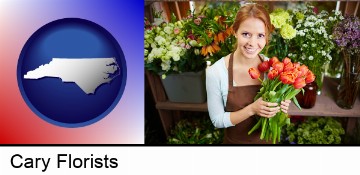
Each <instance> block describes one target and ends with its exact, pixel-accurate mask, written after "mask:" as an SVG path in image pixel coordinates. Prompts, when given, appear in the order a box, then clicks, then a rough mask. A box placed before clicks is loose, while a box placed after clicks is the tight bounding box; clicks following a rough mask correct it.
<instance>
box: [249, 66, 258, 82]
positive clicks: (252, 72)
mask: <svg viewBox="0 0 360 175" xmlns="http://www.w3.org/2000/svg"><path fill="white" fill-rule="evenodd" d="M248 72H249V74H250V77H251V78H252V79H258V78H259V77H260V72H259V71H258V70H257V69H255V68H253V67H252V68H250V69H249V71H248Z"/></svg>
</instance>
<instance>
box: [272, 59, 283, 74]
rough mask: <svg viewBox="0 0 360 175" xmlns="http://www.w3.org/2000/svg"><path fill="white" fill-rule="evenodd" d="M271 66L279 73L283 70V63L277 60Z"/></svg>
mask: <svg viewBox="0 0 360 175" xmlns="http://www.w3.org/2000/svg"><path fill="white" fill-rule="evenodd" d="M272 67H273V69H275V70H277V71H278V72H279V73H281V72H283V70H284V63H282V62H280V61H278V62H275V63H273V65H272Z"/></svg>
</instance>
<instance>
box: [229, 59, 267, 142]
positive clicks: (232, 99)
mask: <svg viewBox="0 0 360 175" xmlns="http://www.w3.org/2000/svg"><path fill="white" fill-rule="evenodd" d="M228 74H229V75H228V77H229V91H228V96H227V102H226V107H225V111H226V112H234V111H238V110H240V109H242V108H244V107H246V106H247V105H249V104H251V103H252V102H254V97H255V96H256V94H257V92H258V91H259V90H260V88H261V86H260V85H249V86H238V87H237V86H235V87H234V86H233V53H232V54H231V55H230V60H229V68H228ZM256 122H257V119H256V118H255V116H251V117H249V118H247V119H246V120H244V121H242V122H240V123H238V124H237V125H235V126H233V127H228V128H225V134H224V144H265V143H266V141H265V140H260V133H261V132H260V128H259V129H258V130H256V131H254V132H253V133H251V135H248V132H249V131H250V129H251V128H252V127H253V126H254V125H255V124H256Z"/></svg>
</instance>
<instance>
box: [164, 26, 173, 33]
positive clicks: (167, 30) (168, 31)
mask: <svg viewBox="0 0 360 175" xmlns="http://www.w3.org/2000/svg"><path fill="white" fill-rule="evenodd" d="M164 32H165V33H166V34H168V35H170V34H172V33H173V29H172V28H171V27H169V26H166V27H164Z"/></svg>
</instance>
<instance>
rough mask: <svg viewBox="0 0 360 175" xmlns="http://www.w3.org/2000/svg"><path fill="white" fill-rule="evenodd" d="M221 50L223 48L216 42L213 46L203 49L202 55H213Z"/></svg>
mask: <svg viewBox="0 0 360 175" xmlns="http://www.w3.org/2000/svg"><path fill="white" fill-rule="evenodd" d="M220 50H221V48H220V47H219V46H218V45H217V44H216V43H215V42H213V43H212V44H211V45H207V46H203V47H202V48H201V54H202V55H204V56H207V55H208V54H210V55H212V54H213V53H216V52H218V51H220Z"/></svg>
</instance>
